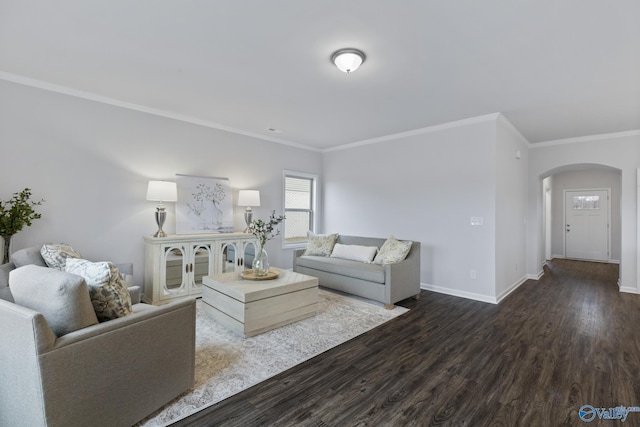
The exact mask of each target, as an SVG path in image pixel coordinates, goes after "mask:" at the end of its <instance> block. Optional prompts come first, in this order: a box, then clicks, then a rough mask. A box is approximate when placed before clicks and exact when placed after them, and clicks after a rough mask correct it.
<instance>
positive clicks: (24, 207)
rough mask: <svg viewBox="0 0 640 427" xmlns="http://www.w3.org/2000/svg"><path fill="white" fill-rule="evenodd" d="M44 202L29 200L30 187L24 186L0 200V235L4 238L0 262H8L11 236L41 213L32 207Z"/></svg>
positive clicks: (37, 217) (28, 224)
mask: <svg viewBox="0 0 640 427" xmlns="http://www.w3.org/2000/svg"><path fill="white" fill-rule="evenodd" d="M42 202H44V200H40V201H37V202H33V201H31V189H29V188H25V189H24V190H22V191H21V192H19V193H13V197H11V199H10V200H0V237H2V239H3V240H4V245H3V246H4V247H3V251H2V254H3V257H2V260H3V261H2V262H9V255H11V238H12V237H13V235H14V234H16V233H17V232H18V231H20V230H22V229H23V228H24V226H25V225H26V226H30V225H31V222H32V221H33V220H34V219H39V218H40V217H41V216H42V215H40V214H39V213H38V212H36V211H35V210H34V209H33V207H34V206H39V205H41V204H42Z"/></svg>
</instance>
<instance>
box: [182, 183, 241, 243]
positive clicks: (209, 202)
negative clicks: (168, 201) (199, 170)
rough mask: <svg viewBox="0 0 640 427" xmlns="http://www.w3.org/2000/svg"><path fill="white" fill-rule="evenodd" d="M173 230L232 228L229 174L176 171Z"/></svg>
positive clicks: (198, 231)
mask: <svg viewBox="0 0 640 427" xmlns="http://www.w3.org/2000/svg"><path fill="white" fill-rule="evenodd" d="M176 186H177V189H178V201H177V202H176V234H204V233H231V232H233V203H232V200H231V198H232V195H231V184H230V182H229V179H228V178H216V177H203V176H192V175H181V174H176Z"/></svg>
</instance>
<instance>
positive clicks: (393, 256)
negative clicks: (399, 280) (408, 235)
mask: <svg viewBox="0 0 640 427" xmlns="http://www.w3.org/2000/svg"><path fill="white" fill-rule="evenodd" d="M412 244H413V242H412V241H410V240H397V239H396V238H395V237H393V236H391V237H389V238H388V239H387V240H386V241H385V242H384V244H383V245H382V247H381V248H380V251H379V252H378V255H376V258H375V259H374V260H373V262H374V263H375V264H394V263H396V262H400V261H403V260H404V259H405V258H406V257H407V255H408V254H409V251H410V250H411V245H412Z"/></svg>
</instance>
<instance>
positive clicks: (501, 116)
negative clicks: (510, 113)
mask: <svg viewBox="0 0 640 427" xmlns="http://www.w3.org/2000/svg"><path fill="white" fill-rule="evenodd" d="M497 121H498V122H499V123H502V124H503V125H504V126H505V127H507V128H508V129H509V130H510V131H511V132H513V133H514V134H515V135H516V136H517V137H518V138H519V139H520V141H521V142H522V143H523V144H525V145H526V146H527V147H531V143H530V142H529V140H528V139H527V138H525V136H524V135H523V134H522V133H521V132H520V131H519V130H518V128H517V127H515V126H514V125H513V123H511V121H510V120H509V119H507V117H506V116H505V115H504V114H502V113H498V119H497Z"/></svg>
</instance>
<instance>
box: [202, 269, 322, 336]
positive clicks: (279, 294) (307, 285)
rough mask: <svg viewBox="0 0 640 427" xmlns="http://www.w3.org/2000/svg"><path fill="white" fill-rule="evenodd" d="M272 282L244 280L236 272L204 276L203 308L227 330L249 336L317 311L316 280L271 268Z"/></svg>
mask: <svg viewBox="0 0 640 427" xmlns="http://www.w3.org/2000/svg"><path fill="white" fill-rule="evenodd" d="M273 270H276V271H277V272H278V273H279V276H278V277H277V278H275V279H271V280H245V279H243V278H242V277H241V275H240V273H239V272H231V273H223V274H216V275H212V276H206V277H204V278H203V280H202V284H203V286H202V302H203V303H204V304H203V305H202V306H203V308H204V309H205V311H207V312H208V313H209V314H211V316H213V318H214V319H215V320H216V321H217V322H219V323H221V324H222V325H224V326H226V327H228V328H229V329H231V330H233V331H235V332H237V333H239V334H241V335H244V336H245V337H251V336H254V335H258V334H261V333H263V332H266V331H270V330H272V329H275V328H278V327H280V326H283V325H287V324H289V323H293V322H297V321H298V320H302V319H305V318H307V317H311V316H313V315H315V314H316V312H317V310H318V279H317V278H315V277H311V276H307V275H306V274H300V273H295V272H293V271H288V270H280V269H273Z"/></svg>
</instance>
